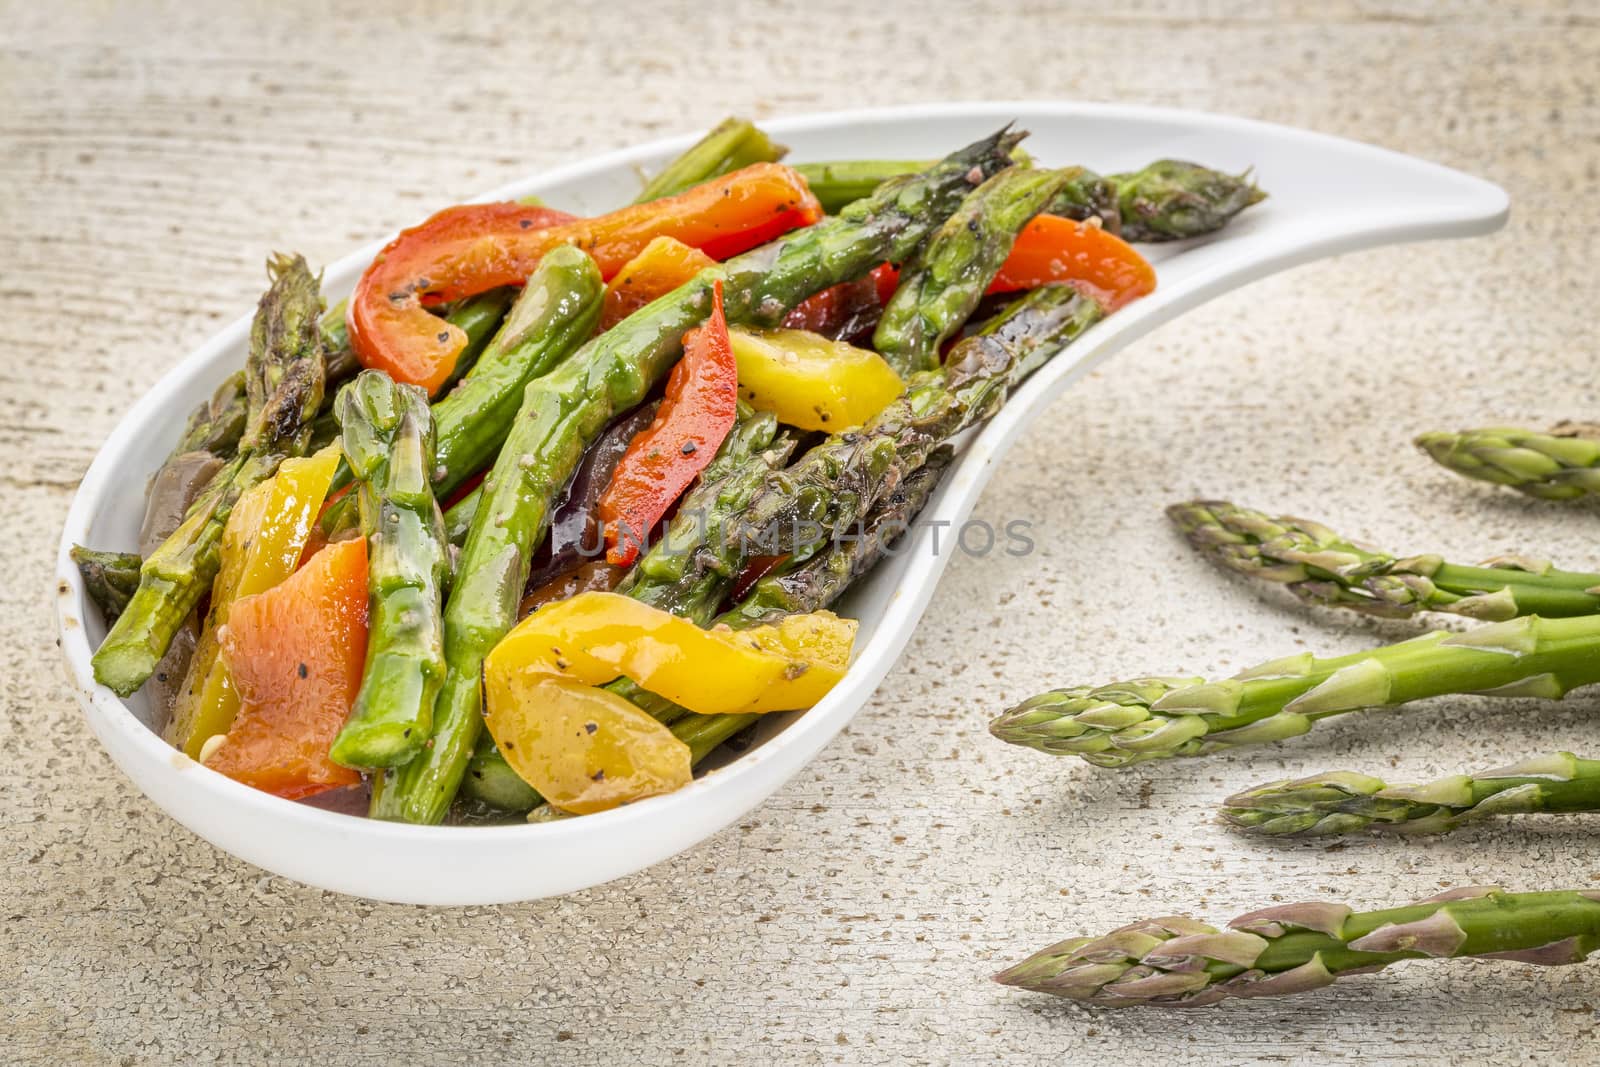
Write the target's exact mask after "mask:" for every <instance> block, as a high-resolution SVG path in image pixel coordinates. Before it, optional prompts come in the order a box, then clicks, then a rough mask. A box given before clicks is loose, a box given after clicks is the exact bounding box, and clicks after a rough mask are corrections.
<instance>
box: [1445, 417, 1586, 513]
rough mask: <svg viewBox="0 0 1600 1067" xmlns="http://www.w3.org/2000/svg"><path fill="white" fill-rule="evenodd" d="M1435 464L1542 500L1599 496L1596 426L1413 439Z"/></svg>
mask: <svg viewBox="0 0 1600 1067" xmlns="http://www.w3.org/2000/svg"><path fill="white" fill-rule="evenodd" d="M1416 443H1417V447H1418V448H1420V449H1422V450H1423V451H1424V452H1426V453H1427V454H1428V455H1429V457H1431V458H1432V459H1433V461H1434V462H1435V463H1437V464H1439V465H1440V466H1442V467H1447V468H1449V469H1450V470H1453V471H1455V472H1456V473H1457V474H1460V475H1462V476H1464V477H1467V478H1476V479H1477V480H1478V481H1480V482H1493V483H1495V484H1496V485H1508V486H1510V487H1511V488H1513V489H1515V490H1517V492H1519V493H1526V494H1528V495H1529V496H1536V497H1539V498H1541V499H1544V500H1576V499H1577V498H1579V497H1582V496H1588V495H1590V494H1596V493H1600V428H1596V427H1594V426H1590V425H1580V424H1563V425H1561V426H1557V427H1556V428H1555V429H1553V430H1551V431H1550V432H1548V433H1540V432H1538V431H1535V430H1517V429H1489V430H1464V431H1462V432H1460V433H1444V432H1442V431H1436V432H1433V433H1425V434H1423V435H1422V436H1420V437H1418V438H1417V441H1416Z"/></svg>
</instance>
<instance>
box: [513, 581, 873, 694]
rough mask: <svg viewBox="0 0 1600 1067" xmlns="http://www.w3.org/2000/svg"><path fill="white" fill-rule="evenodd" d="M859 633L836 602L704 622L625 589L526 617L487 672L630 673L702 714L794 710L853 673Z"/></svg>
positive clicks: (567, 676)
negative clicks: (736, 623) (750, 618)
mask: <svg viewBox="0 0 1600 1067" xmlns="http://www.w3.org/2000/svg"><path fill="white" fill-rule="evenodd" d="M855 632H856V623H855V620H854V619H841V618H839V617H838V616H837V615H834V614H833V613H832V612H827V611H819V612H816V613H814V614H811V615H795V616H790V617H788V618H786V619H784V620H783V621H781V622H780V623H778V624H777V625H774V626H757V627H753V628H751V629H748V630H732V629H729V628H727V627H719V628H716V629H711V630H702V629H701V628H700V627H698V626H696V625H695V624H694V623H692V622H690V621H689V620H688V619H685V618H681V617H679V616H677V615H674V614H672V613H671V612H669V611H662V610H661V609H660V608H655V607H651V606H650V605H648V604H644V603H642V602H640V601H637V600H634V599H633V598H632V597H627V596H623V595H622V594H620V593H602V592H591V593H580V594H579V595H578V596H575V597H572V598H571V599H570V600H563V601H560V602H558V603H555V604H549V605H546V606H545V607H543V608H540V609H539V610H538V611H536V612H534V613H533V614H532V615H529V616H528V617H527V618H526V619H523V620H522V622H520V623H519V624H518V625H517V626H516V628H514V629H513V630H512V631H511V632H510V633H508V634H506V636H505V637H504V638H503V639H502V640H501V641H500V643H499V644H498V645H496V646H495V647H494V650H493V651H492V652H490V653H489V656H488V658H487V659H486V660H485V661H484V671H485V676H486V677H487V676H489V675H494V674H506V675H510V674H513V673H520V674H531V675H538V676H543V677H549V678H554V679H558V680H562V681H568V682H575V683H577V684H580V685H591V686H593V685H603V684H604V683H606V682H609V681H611V680H612V679H614V678H616V677H618V676H619V675H626V676H627V677H629V678H631V679H633V680H634V681H635V682H637V683H638V684H639V685H641V686H642V687H644V688H645V689H648V690H650V691H651V692H652V693H659V694H660V695H661V696H664V697H666V698H667V699H668V700H671V701H672V702H673V703H675V704H679V705H681V706H683V707H685V708H688V709H689V710H690V711H695V712H699V713H700V714H702V715H740V714H744V713H747V712H767V711H793V710H796V709H800V708H809V707H810V706H811V705H813V704H815V703H816V702H817V701H819V700H821V699H822V698H823V697H824V696H825V695H827V692H828V690H830V689H832V688H833V687H834V685H835V684H836V683H837V682H838V681H839V679H840V678H843V677H844V672H845V669H846V668H847V667H848V666H849V657H850V649H851V647H852V646H853V645H854V643H855Z"/></svg>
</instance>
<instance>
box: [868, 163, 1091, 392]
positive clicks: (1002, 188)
mask: <svg viewBox="0 0 1600 1067" xmlns="http://www.w3.org/2000/svg"><path fill="white" fill-rule="evenodd" d="M1066 183H1067V176H1066V175H1064V174H1063V173H1062V172H1060V171H1054V170H1033V169H1031V168H1028V167H1009V168H1007V169H1006V170H1003V171H1001V172H1000V173H999V174H996V175H995V176H994V177H993V178H990V179H989V180H988V181H986V182H984V183H983V184H982V185H981V186H979V187H978V188H977V189H974V190H973V191H972V193H971V194H970V195H969V196H968V197H967V198H966V200H964V201H962V203H961V207H960V208H959V209H958V210H957V211H956V213H955V214H954V215H951V216H950V217H949V218H948V219H946V220H945V221H944V224H943V225H941V226H940V227H939V228H938V229H937V230H935V231H934V233H933V236H931V237H929V238H928V240H927V241H926V242H925V243H924V244H923V245H922V247H921V248H919V249H917V253H916V255H915V256H914V257H913V258H912V260H911V262H909V263H908V264H906V267H905V269H904V270H902V271H901V272H900V284H899V286H898V288H896V289H895V292H894V296H893V297H892V298H890V300H889V303H888V304H887V305H885V307H884V309H883V317H882V318H881V319H880V320H879V321H878V328H877V330H876V331H875V332H874V333H873V335H872V346H873V347H874V348H875V349H877V351H878V354H879V355H881V356H882V357H883V358H884V359H885V360H887V361H888V363H889V365H890V366H891V367H893V368H894V369H895V372H896V373H898V374H899V375H900V376H901V377H906V376H908V375H910V374H913V373H915V372H917V371H925V370H931V369H933V368H934V367H937V366H938V365H939V351H940V346H942V345H943V344H944V342H945V341H947V340H948V339H949V338H950V337H952V336H953V335H954V334H955V332H956V331H957V330H958V329H960V328H961V324H962V323H964V322H966V321H967V317H968V316H970V315H971V314H972V312H973V309H974V308H976V307H977V306H978V301H980V300H982V299H983V294H984V291H985V290H987V289H988V288H989V283H990V282H992V281H994V276H995V274H997V273H998V272H999V270H1000V265H1001V264H1003V263H1004V262H1005V260H1006V256H1008V255H1010V254H1011V246H1012V244H1014V243H1015V242H1016V239H1017V234H1018V233H1020V232H1021V231H1022V227H1024V226H1026V225H1027V224H1028V220H1030V219H1032V218H1033V217H1034V216H1035V215H1037V214H1038V213H1039V212H1040V211H1042V210H1043V209H1044V207H1045V205H1047V204H1048V203H1050V201H1051V200H1053V199H1055V197H1056V195H1057V194H1058V193H1060V191H1061V190H1062V188H1063V187H1064V186H1065V185H1066Z"/></svg>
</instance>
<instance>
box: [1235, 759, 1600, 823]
mask: <svg viewBox="0 0 1600 1067" xmlns="http://www.w3.org/2000/svg"><path fill="white" fill-rule="evenodd" d="M1593 811H1600V760H1591V759H1580V758H1578V757H1577V756H1574V755H1573V754H1572V753H1570V752H1556V753H1553V754H1551V755H1548V756H1539V757H1537V758H1535V759H1531V760H1524V761H1523V762H1521V763H1515V764H1512V765H1511V766H1509V767H1497V768H1495V769H1494V770H1489V771H1480V772H1478V773H1477V774H1471V775H1467V774H1453V775H1451V776H1449V777H1448V778H1440V779H1439V780H1437V781H1433V782H1425V783H1423V784H1421V785H1389V784H1387V783H1385V782H1384V781H1383V780H1381V779H1378V778H1374V777H1372V776H1371V775H1367V774H1360V773H1357V772H1355V771H1329V772H1327V773H1325V774H1316V775H1312V776H1311V777H1309V778H1296V779H1293V780H1290V781H1282V782H1272V783H1270V784H1268V785H1262V786H1257V787H1256V788H1254V789H1247V790H1245V791H1244V792H1242V793H1236V794H1234V795H1233V796H1231V797H1229V798H1228V799H1227V800H1225V801H1223V807H1222V817H1223V818H1224V819H1226V820H1227V821H1228V822H1229V823H1231V824H1232V825H1234V826H1236V827H1238V828H1240V829H1241V830H1249V831H1251V832H1253V833H1258V834H1267V835H1270V836H1273V837H1326V836H1330V835H1334V834H1353V833H1358V832H1360V831H1362V830H1368V829H1372V830H1388V831H1393V832H1396V833H1410V834H1442V833H1446V832H1448V831H1450V830H1454V829H1456V828H1457V827H1458V826H1461V825H1462V824H1463V823H1467V822H1470V821H1472V820H1474V819H1482V818H1487V817H1490V816H1495V815H1529V814H1534V813H1538V812H1547V813H1551V814H1564V815H1569V814H1575V813H1579V812H1593Z"/></svg>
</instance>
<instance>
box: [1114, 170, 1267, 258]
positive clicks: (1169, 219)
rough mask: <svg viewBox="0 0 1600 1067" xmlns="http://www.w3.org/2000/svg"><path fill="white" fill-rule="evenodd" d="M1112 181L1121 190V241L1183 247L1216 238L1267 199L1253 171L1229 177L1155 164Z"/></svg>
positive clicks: (1115, 175) (1217, 172)
mask: <svg viewBox="0 0 1600 1067" xmlns="http://www.w3.org/2000/svg"><path fill="white" fill-rule="evenodd" d="M1109 180H1110V182H1111V183H1112V184H1113V185H1115V186H1116V189H1117V206H1118V209H1119V213H1120V214H1121V216H1122V236H1123V238H1124V239H1126V240H1129V241H1141V242H1151V241H1180V240H1183V239H1184V238H1186V237H1201V236H1203V235H1205V234H1208V233H1215V232H1216V231H1217V230H1220V229H1222V228H1223V227H1224V226H1226V225H1227V224H1228V223H1229V222H1231V221H1232V220H1233V217H1234V216H1235V215H1237V214H1239V212H1241V211H1243V210H1244V209H1245V208H1247V207H1249V206H1250V205H1252V204H1259V203H1260V202H1261V201H1263V200H1265V199H1266V198H1267V194H1266V193H1264V192H1262V191H1261V190H1260V189H1259V188H1258V187H1257V186H1256V183H1255V182H1254V181H1252V180H1251V178H1250V172H1249V171H1245V172H1244V173H1243V174H1225V173H1223V172H1222V171H1219V170H1212V169H1210V168H1209V167H1202V166H1200V165H1199V164H1198V163H1185V162H1184V161H1183V160H1180V159H1161V160H1157V161H1156V162H1154V163H1151V164H1150V165H1149V166H1147V167H1145V168H1144V169H1143V170H1137V171H1133V172H1131V173H1128V174H1113V175H1111V176H1110V178H1109Z"/></svg>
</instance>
